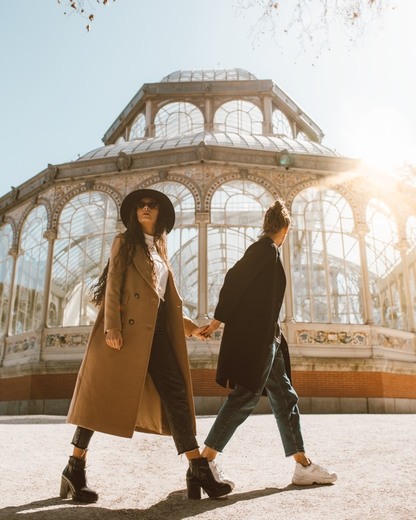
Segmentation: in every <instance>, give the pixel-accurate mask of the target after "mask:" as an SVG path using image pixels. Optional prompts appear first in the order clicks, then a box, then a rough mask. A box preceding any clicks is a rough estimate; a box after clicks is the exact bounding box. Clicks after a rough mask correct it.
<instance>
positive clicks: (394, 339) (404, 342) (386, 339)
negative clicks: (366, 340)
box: [377, 332, 412, 351]
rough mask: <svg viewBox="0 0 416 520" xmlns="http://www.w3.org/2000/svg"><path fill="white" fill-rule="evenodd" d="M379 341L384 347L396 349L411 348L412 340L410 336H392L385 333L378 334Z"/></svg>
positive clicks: (404, 349)
mask: <svg viewBox="0 0 416 520" xmlns="http://www.w3.org/2000/svg"><path fill="white" fill-rule="evenodd" d="M377 338H378V343H379V345H380V346H381V347H383V348H391V349H394V350H401V351H406V350H411V348H412V340H411V339H410V338H400V337H398V336H391V335H387V334H383V333H381V332H380V333H379V334H378V335H377Z"/></svg>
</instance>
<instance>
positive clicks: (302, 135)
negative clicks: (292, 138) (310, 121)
mask: <svg viewBox="0 0 416 520" xmlns="http://www.w3.org/2000/svg"><path fill="white" fill-rule="evenodd" d="M296 139H299V140H300V141H310V138H309V137H308V136H307V135H306V134H305V132H298V135H297V136H296Z"/></svg>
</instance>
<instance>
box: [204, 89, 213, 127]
mask: <svg viewBox="0 0 416 520" xmlns="http://www.w3.org/2000/svg"><path fill="white" fill-rule="evenodd" d="M213 117H214V115H213V113H212V98H211V97H210V96H207V97H206V98H205V114H204V118H205V124H204V127H205V131H206V132H213V130H214V121H213Z"/></svg>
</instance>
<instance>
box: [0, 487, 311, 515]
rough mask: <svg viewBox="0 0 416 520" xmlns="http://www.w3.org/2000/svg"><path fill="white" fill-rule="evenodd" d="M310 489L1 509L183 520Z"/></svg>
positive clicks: (19, 512) (60, 502)
mask: <svg viewBox="0 0 416 520" xmlns="http://www.w3.org/2000/svg"><path fill="white" fill-rule="evenodd" d="M308 487H309V486H305V487H302V488H299V487H297V486H293V485H292V484H291V485H289V486H286V487H285V488H265V489H257V490H254V491H249V492H246V493H235V494H232V495H229V496H227V497H222V498H218V499H209V498H203V499H202V500H188V498H187V496H186V491H185V490H182V491H174V492H172V493H170V494H169V495H168V496H167V498H166V499H165V500H162V501H161V502H158V503H157V504H154V505H152V506H151V507H149V508H147V509H140V508H137V509H106V508H102V507H99V506H97V505H96V504H88V505H84V504H79V503H75V502H73V501H72V500H62V499H60V498H49V499H46V500H39V501H36V502H31V503H29V504H24V505H21V506H16V507H6V508H4V509H0V518H1V519H2V520H17V519H18V518H19V519H21V518H22V516H21V515H25V514H30V519H31V520H56V518H57V517H59V519H60V520H67V519H73V518H75V517H74V513H75V511H76V518H77V520H91V519H93V518H99V519H100V520H106V519H107V520H109V519H111V520H121V519H123V520H125V519H126V518H140V519H141V520H156V519H160V518H169V520H183V519H184V518H189V517H192V516H196V515H199V514H201V513H205V512H206V511H212V510H215V509H223V508H226V507H230V506H232V505H233V504H236V503H238V502H243V501H250V500H255V499H256V498H262V497H267V496H270V495H274V494H277V493H283V492H286V491H301V490H302V489H307V488H308Z"/></svg>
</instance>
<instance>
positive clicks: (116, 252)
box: [104, 236, 125, 332]
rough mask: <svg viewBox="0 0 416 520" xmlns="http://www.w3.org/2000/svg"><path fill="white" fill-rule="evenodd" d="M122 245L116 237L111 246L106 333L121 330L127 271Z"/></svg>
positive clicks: (105, 312) (106, 302)
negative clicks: (124, 282) (122, 292)
mask: <svg viewBox="0 0 416 520" xmlns="http://www.w3.org/2000/svg"><path fill="white" fill-rule="evenodd" d="M122 244H123V239H122V238H121V236H116V237H115V239H114V242H113V245H112V246H111V252H110V263H109V268H108V274H107V284H106V289H105V297H104V332H105V331H106V330H108V329H120V330H121V312H120V311H121V303H122V302H121V291H122V287H123V278H124V270H125V269H124V267H125V261H123V255H122V254H121V247H122Z"/></svg>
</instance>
